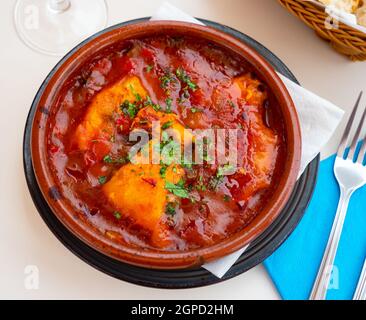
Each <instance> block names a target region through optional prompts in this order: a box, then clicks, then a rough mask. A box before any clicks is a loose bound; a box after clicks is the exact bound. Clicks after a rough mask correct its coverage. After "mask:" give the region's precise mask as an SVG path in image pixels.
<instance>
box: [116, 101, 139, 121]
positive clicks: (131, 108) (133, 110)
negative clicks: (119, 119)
mask: <svg viewBox="0 0 366 320" xmlns="http://www.w3.org/2000/svg"><path fill="white" fill-rule="evenodd" d="M120 109H121V110H122V112H123V113H124V114H127V115H128V116H129V117H130V118H131V119H133V118H135V116H136V114H137V106H136V105H135V104H134V103H131V102H130V101H128V100H126V101H125V102H123V103H122V105H121V106H120Z"/></svg>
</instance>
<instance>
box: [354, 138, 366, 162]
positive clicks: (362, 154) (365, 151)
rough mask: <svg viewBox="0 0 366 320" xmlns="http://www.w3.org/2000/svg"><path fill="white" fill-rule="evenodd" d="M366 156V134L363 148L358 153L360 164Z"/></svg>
mask: <svg viewBox="0 0 366 320" xmlns="http://www.w3.org/2000/svg"><path fill="white" fill-rule="evenodd" d="M365 156H366V136H365V137H364V138H363V140H362V146H361V149H360V151H359V153H358V157H357V160H356V161H357V162H358V163H359V164H363V160H364V159H365Z"/></svg>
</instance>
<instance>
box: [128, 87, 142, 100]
mask: <svg viewBox="0 0 366 320" xmlns="http://www.w3.org/2000/svg"><path fill="white" fill-rule="evenodd" d="M130 89H131V92H132V94H133V95H134V96H135V99H136V101H141V96H140V94H139V93H137V92H136V91H135V88H134V87H133V85H132V84H130Z"/></svg>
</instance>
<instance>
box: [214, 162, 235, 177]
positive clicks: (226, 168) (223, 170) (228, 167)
mask: <svg viewBox="0 0 366 320" xmlns="http://www.w3.org/2000/svg"><path fill="white" fill-rule="evenodd" d="M233 169H234V166H233V165H232V164H229V163H228V164H225V165H223V166H222V167H219V168H218V169H217V173H216V175H217V176H218V177H221V176H225V175H229V174H233V173H231V172H232V170H233Z"/></svg>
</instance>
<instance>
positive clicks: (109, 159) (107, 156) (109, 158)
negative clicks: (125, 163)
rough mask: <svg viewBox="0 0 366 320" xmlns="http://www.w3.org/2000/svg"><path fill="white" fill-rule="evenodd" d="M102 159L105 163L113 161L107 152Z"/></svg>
mask: <svg viewBox="0 0 366 320" xmlns="http://www.w3.org/2000/svg"><path fill="white" fill-rule="evenodd" d="M103 161H104V162H105V163H112V162H113V160H112V157H111V156H110V155H109V154H107V155H106V156H105V157H104V158H103Z"/></svg>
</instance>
